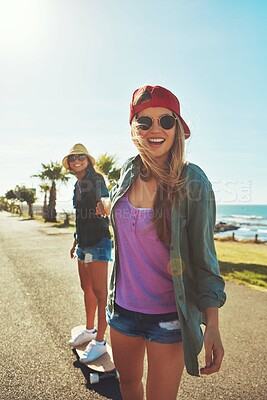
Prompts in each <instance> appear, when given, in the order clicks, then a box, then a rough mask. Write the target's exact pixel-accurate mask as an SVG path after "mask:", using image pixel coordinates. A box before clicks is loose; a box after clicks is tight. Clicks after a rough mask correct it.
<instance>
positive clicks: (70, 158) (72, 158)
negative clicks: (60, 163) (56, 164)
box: [68, 154, 76, 162]
mask: <svg viewBox="0 0 267 400" xmlns="http://www.w3.org/2000/svg"><path fill="white" fill-rule="evenodd" d="M68 160H69V161H70V162H73V161H75V160H76V155H75V154H71V155H70V156H69V157H68Z"/></svg>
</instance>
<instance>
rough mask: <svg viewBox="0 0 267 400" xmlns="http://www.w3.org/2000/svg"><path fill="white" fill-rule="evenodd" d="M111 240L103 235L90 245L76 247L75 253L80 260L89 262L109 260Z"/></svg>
mask: <svg viewBox="0 0 267 400" xmlns="http://www.w3.org/2000/svg"><path fill="white" fill-rule="evenodd" d="M111 248H112V246H111V240H110V239H109V238H108V237H104V238H103V239H101V240H100V242H98V243H97V244H95V245H94V246H91V247H83V248H82V247H79V246H77V247H76V250H75V253H76V256H77V257H78V259H79V260H80V261H84V262H85V263H89V262H92V261H111V260H112V258H111Z"/></svg>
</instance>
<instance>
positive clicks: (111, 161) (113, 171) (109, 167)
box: [96, 153, 121, 190]
mask: <svg viewBox="0 0 267 400" xmlns="http://www.w3.org/2000/svg"><path fill="white" fill-rule="evenodd" d="M116 163H117V158H116V157H115V156H114V155H108V154H107V153H104V154H102V155H101V156H99V157H98V159H97V160H96V169H97V170H98V171H99V172H101V173H102V174H103V175H105V176H106V177H107V179H108V182H109V185H108V190H110V189H111V188H112V187H113V186H114V185H115V183H116V181H117V180H118V179H119V177H120V171H121V168H116V166H115V165H116Z"/></svg>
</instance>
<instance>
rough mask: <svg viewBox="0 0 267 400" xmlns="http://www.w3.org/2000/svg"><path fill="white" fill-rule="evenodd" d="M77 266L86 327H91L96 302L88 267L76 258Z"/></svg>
mask: <svg viewBox="0 0 267 400" xmlns="http://www.w3.org/2000/svg"><path fill="white" fill-rule="evenodd" d="M78 268H79V276H80V282H81V288H82V290H83V292H84V305H85V313H86V328H87V329H93V328H94V326H95V310H96V304H97V302H96V297H95V295H94V292H93V289H92V283H91V277H90V274H89V271H88V267H86V266H85V265H84V262H83V261H80V260H78Z"/></svg>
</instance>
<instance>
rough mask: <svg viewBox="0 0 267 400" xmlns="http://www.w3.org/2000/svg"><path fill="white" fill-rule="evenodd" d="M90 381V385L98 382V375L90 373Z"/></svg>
mask: <svg viewBox="0 0 267 400" xmlns="http://www.w3.org/2000/svg"><path fill="white" fill-rule="evenodd" d="M90 383H91V385H94V384H95V383H99V375H98V374H94V373H90Z"/></svg>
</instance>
